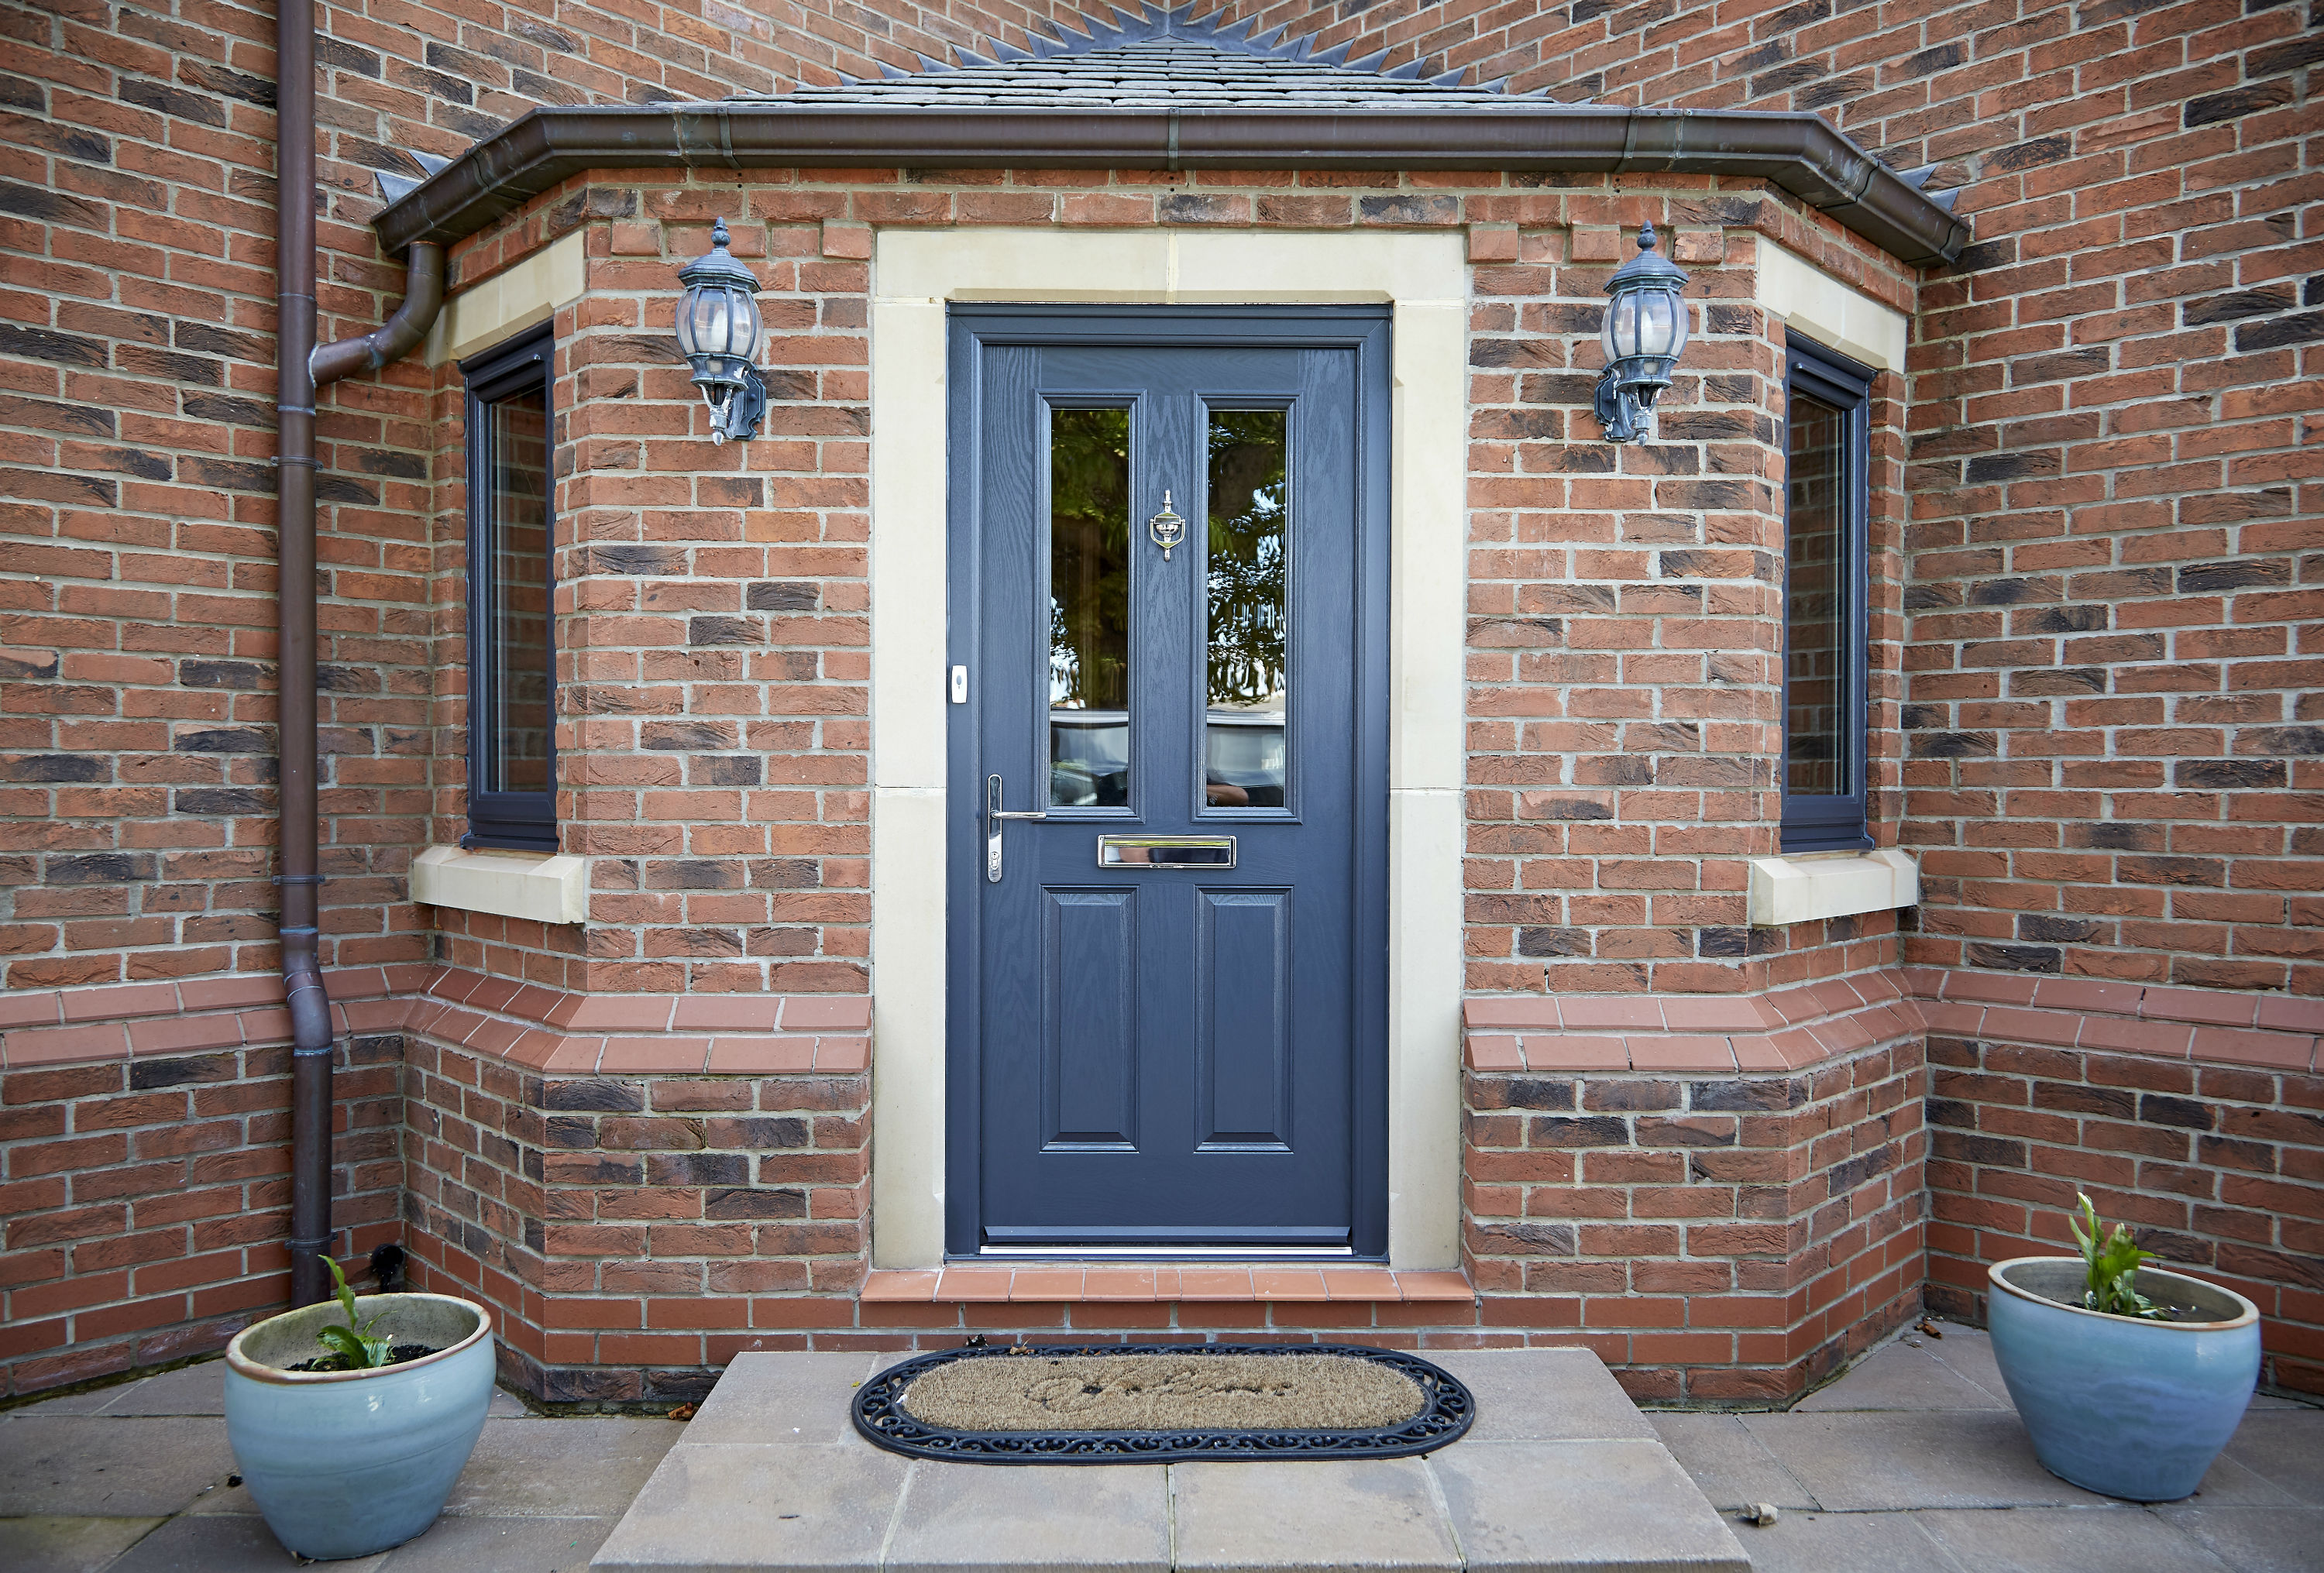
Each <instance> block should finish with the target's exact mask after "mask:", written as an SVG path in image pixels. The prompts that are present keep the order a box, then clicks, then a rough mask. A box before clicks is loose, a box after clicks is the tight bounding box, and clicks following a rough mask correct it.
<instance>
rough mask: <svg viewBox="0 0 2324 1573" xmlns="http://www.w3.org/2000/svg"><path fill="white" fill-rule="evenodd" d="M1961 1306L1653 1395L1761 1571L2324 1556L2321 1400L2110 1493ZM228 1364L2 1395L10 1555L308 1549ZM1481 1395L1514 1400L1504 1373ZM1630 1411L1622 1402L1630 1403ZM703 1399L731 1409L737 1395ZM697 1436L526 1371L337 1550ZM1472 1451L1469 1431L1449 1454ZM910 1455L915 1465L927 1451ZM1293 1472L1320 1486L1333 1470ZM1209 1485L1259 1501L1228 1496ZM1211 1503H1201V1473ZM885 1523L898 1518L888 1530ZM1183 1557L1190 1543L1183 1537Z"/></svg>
mask: <svg viewBox="0 0 2324 1573" xmlns="http://www.w3.org/2000/svg"><path fill="white" fill-rule="evenodd" d="M1939 1325H1940V1327H1941V1329H1942V1331H1943V1333H1944V1335H1945V1336H1944V1337H1943V1338H1941V1339H1935V1338H1928V1337H1926V1336H1925V1335H1923V1334H1921V1333H1918V1332H1913V1333H1909V1334H1907V1335H1905V1336H1904V1337H1903V1338H1897V1339H1895V1340H1892V1341H1891V1342H1889V1343H1888V1344H1886V1345H1884V1346H1883V1347H1882V1348H1879V1349H1877V1350H1876V1351H1874V1352H1873V1353H1872V1354H1871V1355H1870V1356H1869V1357H1867V1358H1866V1359H1865V1360H1864V1361H1863V1362H1861V1363H1860V1364H1859V1365H1858V1366H1857V1367H1856V1368H1855V1369H1854V1370H1853V1371H1851V1372H1850V1373H1849V1375H1847V1376H1845V1377H1843V1378H1842V1379H1841V1380H1840V1381H1839V1382H1838V1383H1835V1384H1832V1385H1831V1386H1830V1387H1827V1388H1825V1389H1824V1390H1823V1391H1822V1392H1821V1393H1819V1394H1815V1395H1814V1396H1813V1397H1812V1398H1809V1399H1807V1400H1805V1401H1804V1402H1803V1403H1801V1404H1800V1405H1799V1406H1798V1407H1796V1408H1795V1409H1794V1410H1793V1411H1791V1412H1789V1413H1784V1414H1755V1415H1729V1414H1700V1413H1695V1414H1679V1413H1655V1414H1650V1415H1648V1416H1646V1417H1645V1418H1646V1422H1647V1423H1648V1424H1649V1425H1650V1426H1651V1428H1652V1432H1653V1434H1654V1435H1655V1436H1658V1437H1659V1438H1660V1439H1661V1440H1662V1442H1663V1443H1664V1444H1665V1445H1666V1446H1667V1447H1668V1448H1669V1449H1670V1451H1671V1453H1672V1454H1673V1455H1674V1457H1675V1458H1676V1459H1677V1460H1678V1462H1679V1464H1680V1465H1681V1466H1683V1467H1684V1469H1685V1470H1686V1472H1687V1473H1688V1475H1690V1476H1692V1479H1693V1480H1694V1482H1695V1484H1696V1485H1697V1486H1700V1487H1701V1491H1702V1493H1703V1495H1706V1496H1707V1497H1708V1498H1709V1500H1710V1501H1711V1503H1712V1504H1716V1505H1717V1506H1718V1507H1719V1508H1720V1510H1721V1511H1722V1512H1724V1513H1727V1516H1728V1518H1729V1522H1734V1518H1735V1513H1734V1510H1736V1509H1738V1508H1740V1507H1741V1506H1743V1505H1745V1504H1750V1503H1757V1502H1767V1503H1773V1504H1775V1505H1776V1506H1777V1507H1779V1508H1780V1509H1781V1510H1782V1512H1781V1517H1780V1519H1779V1522H1776V1523H1775V1524H1774V1525H1773V1526H1771V1527H1768V1528H1764V1529H1762V1528H1757V1527H1752V1526H1748V1525H1743V1524H1739V1523H1738V1524H1737V1525H1736V1527H1735V1529H1734V1531H1733V1532H1734V1534H1735V1535H1736V1537H1737V1538H1738V1541H1739V1542H1740V1544H1741V1546H1742V1548H1743V1550H1745V1551H1746V1552H1748V1555H1749V1557H1750V1560H1751V1566H1752V1568H1754V1569H1755V1573H1862V1570H1867V1569H1874V1568H1877V1569H1880V1570H1881V1573H2000V1570H2012V1569H2014V1570H2018V1573H2050V1570H2053V1569H2054V1570H2057V1573H2069V1570H2071V1573H2087V1570H2093V1569H2104V1570H2105V1573H2146V1570H2148V1569H2153V1570H2154V1573H2165V1570H2167V1573H2220V1570H2223V1569H2225V1570H2230V1573H2295V1570H2296V1573H2316V1570H2317V1569H2318V1568H2319V1567H2324V1409H2319V1408H2315V1407H2310V1406H2307V1405H2303V1404H2299V1403H2292V1402H2289V1401H2287V1400H2284V1399H2281V1398H2268V1397H2262V1398H2260V1399H2258V1400H2256V1401H2255V1403H2254V1404H2253V1406H2252V1410H2251V1412H2250V1413H2249V1415H2247V1416H2246V1419H2245V1421H2244V1425H2243V1428H2242V1430H2240V1431H2238V1432H2237V1433H2236V1440H2235V1441H2234V1442H2233V1443H2232V1444H2231V1445H2230V1446H2229V1448H2228V1450H2227V1455H2226V1457H2224V1458H2221V1459H2220V1461H2219V1463H2218V1466H2217V1467H2214V1468H2213V1470H2212V1471H2211V1474H2210V1475H2209V1477H2207V1478H2206V1480H2205V1481H2204V1484H2203V1488H2202V1490H2201V1491H2200V1492H2199V1493H2198V1494H2197V1495H2195V1496H2193V1497H2191V1498H2190V1499H2189V1500H2188V1501H2186V1502H2184V1503H2176V1504H2168V1505H2165V1506H2161V1507H2152V1508H2149V1507H2138V1506H2134V1505H2131V1504H2123V1503H2116V1502H2110V1501H2108V1500H2107V1499H2105V1498H2102V1497H2096V1496H2092V1495H2089V1494H2088V1493H2085V1492H2081V1491H2078V1490H2076V1489H2075V1488H2074V1487H2072V1486H2067V1485H2065V1484H2064V1483H2063V1482H2061V1481H2059V1480H2057V1479H2055V1478H2053V1477H2052V1476H2050V1475H2048V1474H2047V1473H2045V1472H2044V1471H2043V1469H2042V1468H2041V1467H2040V1466H2039V1465H2038V1464H2036V1463H2035V1462H2034V1461H2033V1454H2032V1451H2031V1449H2029V1448H2028V1447H2027V1445H2026V1443H2025V1440H2024V1431H2023V1430H2021V1429H2020V1428H2019V1426H2018V1424H2017V1421H2016V1417H2015V1414H2014V1413H2013V1412H2011V1411H2010V1409H2009V1406H2008V1401H2007V1398H2006V1395H2005V1394H2003V1392H2002V1388H2001V1384H2000V1377H1999V1375H1998V1374H1997V1372H1996V1371H1995V1369H1994V1366H1993V1363H1992V1356H1991V1353H1990V1351H1989V1348H1988V1347H1987V1341H1986V1338H1985V1337H1984V1335H1983V1334H1981V1333H1978V1332H1976V1331H1974V1330H1972V1329H1967V1328H1960V1327H1955V1326H1952V1325H1950V1324H1939ZM865 1364H867V1366H868V1364H869V1362H868V1361H867V1362H865ZM221 1375H222V1367H221V1366H219V1365H217V1363H215V1362H212V1363H209V1364H206V1365H201V1366H189V1367H187V1368H186V1369H184V1370H180V1371H173V1372H169V1373H166V1374H164V1375H160V1376H154V1377H149V1378H146V1379H144V1380H142V1381H138V1382H134V1383H128V1384H123V1385H120V1386H116V1387H110V1388H105V1389H101V1390H98V1391H96V1392H92V1393H86V1394H74V1395H72V1396H69V1397H64V1398H57V1399H51V1400H47V1401H45V1402H43V1403H37V1404H33V1405H31V1406H28V1407H25V1408H21V1409H17V1410H14V1411H12V1412H8V1413H6V1414H5V1415H0V1568H6V1569H8V1570H9V1573H244V1570H248V1569H265V1568H289V1567H292V1566H295V1565H296V1564H295V1563H294V1561H293V1559H291V1557H290V1556H289V1555H288V1554H287V1553H286V1552H284V1551H283V1550H281V1548H280V1547H279V1546H278V1545H276V1544H275V1542H274V1541H273V1539H272V1536H270V1535H269V1534H268V1533H267V1532H266V1528H265V1526H264V1524H263V1523H262V1522H260V1521H259V1519H258V1518H257V1516H256V1514H255V1513H254V1509H253V1507H252V1504H251V1503H250V1500H249V1497H248V1495H247V1494H246V1493H245V1492H244V1491H242V1490H240V1489H239V1488H237V1487H234V1486H228V1485H227V1484H226V1480H227V1478H228V1476H230V1475H231V1474H232V1472H233V1467H234V1465H233V1459H232V1457H231V1455H230V1454H229V1452H228V1451H227V1449H226V1427H225V1422H224V1421H222V1420H221V1419H220V1418H218V1416H219V1409H220V1405H219V1402H218V1395H219V1391H220V1382H221ZM1479 1396H1480V1401H1481V1402H1482V1403H1485V1404H1487V1405H1490V1404H1491V1403H1493V1397H1494V1395H1493V1394H1492V1393H1491V1392H1490V1391H1489V1389H1487V1390H1482V1391H1480V1395H1479ZM1609 1416H1610V1418H1609V1420H1608V1421H1605V1422H1602V1423H1616V1424H1618V1423H1619V1422H1620V1417H1619V1416H1618V1414H1612V1413H1611V1412H1609ZM706 1418H709V1419H711V1420H713V1421H715V1420H716V1418H717V1417H716V1415H715V1411H714V1412H712V1413H711V1414H710V1415H709V1416H708V1417H706ZM1490 1434H1491V1433H1489V1432H1480V1438H1482V1437H1487V1436H1489V1435H1490ZM687 1435H688V1428H687V1426H685V1425H682V1424H679V1423H678V1422H675V1421H664V1420H629V1419H577V1420H551V1419H545V1418H540V1417H538V1416H534V1415H532V1414H530V1412H528V1411H527V1410H526V1409H525V1408H524V1406H523V1405H521V1403H517V1402H516V1401H515V1400H514V1399H512V1398H510V1397H508V1396H507V1395H505V1394H503V1395H501V1396H499V1397H497V1398H496V1399H495V1400H494V1403H493V1418H492V1420H491V1421H488V1422H487V1424H486V1426H485V1428H484V1440H483V1441H482V1442H481V1443H479V1444H478V1447H477V1449H476V1453H475V1458H473V1459H472V1460H471V1462H470V1464H469V1466H468V1469H467V1473H466V1475H465V1476H463V1477H462V1479H461V1482H460V1486H459V1488H458V1490H457V1492H456V1493H455V1495H454V1496H453V1499H452V1503H451V1504H450V1507H449V1509H448V1510H447V1514H446V1516H445V1517H444V1518H443V1519H442V1520H441V1521H440V1522H438V1524H437V1525H436V1527H435V1528H434V1529H432V1530H430V1531H429V1532H428V1533H427V1534H425V1535H423V1536H421V1537H420V1539H419V1540H416V1541H412V1542H411V1543H410V1544H409V1545H406V1546H402V1547H400V1548H398V1549H397V1550H394V1551H392V1552H387V1553H384V1554H383V1555H382V1556H378V1557H373V1558H366V1559H362V1560H360V1561H355V1562H348V1563H341V1564H337V1565H336V1566H338V1567H344V1568H349V1569H355V1570H359V1573H375V1570H386V1573H435V1570H439V1569H440V1570H443V1573H582V1570H583V1569H584V1568H587V1567H588V1566H589V1564H590V1561H591V1559H592V1558H593V1557H594V1556H595V1554H596V1552H597V1551H598V1550H599V1548H600V1547H601V1545H603V1544H604V1541H606V1539H607V1537H608V1536H609V1534H610V1533H611V1532H612V1531H613V1526H614V1524H615V1523H616V1522H618V1521H619V1520H620V1519H621V1517H622V1513H624V1512H625V1511H626V1510H627V1509H628V1508H629V1507H630V1505H631V1504H632V1502H633V1501H634V1500H635V1499H636V1498H637V1497H638V1496H639V1494H640V1492H641V1488H642V1487H643V1486H645V1484H646V1482H647V1480H648V1478H649V1476H652V1475H653V1474H654V1472H655V1470H656V1467H657V1466H659V1465H660V1464H661V1463H662V1462H663V1460H664V1457H665V1455H666V1454H668V1453H669V1450H670V1449H672V1447H673V1446H674V1445H675V1444H676V1443H677V1442H678V1440H679V1438H680V1437H681V1436H687ZM716 1436H717V1432H716V1431H715V1430H703V1431H699V1432H696V1433H693V1436H692V1437H691V1438H690V1440H692V1441H693V1442H694V1443H695V1444H696V1447H710V1446H717V1445H720V1444H717V1443H716V1442H715V1438H716ZM745 1445H755V1444H749V1443H746V1444H745ZM1462 1446H1464V1447H1465V1446H1468V1444H1465V1443H1464V1444H1462ZM694 1450H695V1449H694V1448H689V1449H688V1451H689V1453H691V1452H693V1451H694ZM877 1457H880V1458H887V1457H888V1456H887V1455H877ZM1451 1457H1452V1450H1449V1449H1448V1450H1447V1452H1446V1453H1444V1454H1442V1455H1440V1456H1439V1458H1440V1460H1445V1461H1449V1460H1450V1458H1451ZM893 1462H894V1464H895V1467H897V1469H898V1470H899V1471H900V1470H903V1469H906V1468H908V1467H911V1466H907V1465H906V1464H905V1463H904V1461H903V1460H900V1459H898V1460H894V1461H893ZM918 1467H922V1468H927V1469H931V1470H936V1471H939V1473H938V1474H936V1476H934V1478H933V1479H932V1482H931V1486H930V1489H931V1490H932V1491H934V1492H936V1493H945V1492H947V1491H953V1490H955V1489H956V1488H958V1487H959V1486H963V1485H964V1484H967V1483H969V1476H968V1475H967V1472H966V1471H967V1467H965V1466H961V1467H944V1466H918ZM1332 1467H1336V1466H1312V1465H1282V1466H1273V1467H1272V1468H1275V1469H1295V1470H1314V1469H1317V1468H1332ZM1200 1468H1206V1469H1210V1470H1213V1471H1218V1470H1225V1469H1232V1468H1237V1466H1216V1465H1213V1466H1201V1467H1200ZM1142 1472H1143V1471H1140V1470H1139V1469H1135V1468H1122V1469H1104V1470H1096V1471H1083V1472H1082V1473H1083V1474H1084V1475H1085V1476H1092V1475H1093V1476H1116V1477H1119V1476H1137V1475H1139V1474H1140V1473H1142ZM1155 1472H1157V1473H1158V1471H1155ZM1054 1473H1055V1472H1054V1471H1040V1472H1035V1471H1028V1470H1021V1469H982V1468H980V1469H977V1470H976V1471H975V1472H974V1476H973V1481H974V1483H975V1484H977V1486H978V1495H988V1494H989V1495H993V1496H995V1497H999V1498H1010V1497H1015V1496H1019V1495H1021V1493H1022V1486H1021V1484H1020V1486H1019V1487H1017V1488H1014V1489H1012V1488H1010V1486H1009V1485H1008V1482H1009V1480H1010V1479H1011V1478H1014V1479H1015V1480H1017V1481H1019V1482H1020V1483H1021V1482H1024V1481H1027V1480H1029V1479H1034V1478H1038V1477H1039V1476H1042V1475H1050V1474H1054ZM1296 1478H1299V1479H1305V1480H1306V1481H1308V1482H1309V1483H1310V1485H1311V1486H1314V1485H1320V1484H1321V1483H1322V1482H1321V1479H1320V1477H1319V1476H1314V1475H1305V1476H1296ZM1202 1489H1203V1491H1208V1489H1209V1488H1208V1487H1207V1486H1205V1487H1203V1488H1202ZM1212 1500H1213V1502H1216V1503H1220V1504H1223V1506H1224V1507H1225V1508H1226V1509H1227V1510H1228V1511H1240V1510H1238V1509H1237V1508H1236V1507H1235V1504H1233V1502H1232V1500H1231V1495H1226V1494H1214V1495H1213V1497H1212ZM1045 1505H1046V1504H1038V1503H1037V1502H1034V1501H1030V1500H1028V1501H1025V1502H1022V1503H1019V1504H1017V1505H1015V1506H1014V1507H1011V1506H1010V1505H1008V1504H1007V1503H1006V1502H1005V1501H996V1502H993V1503H991V1504H989V1505H988V1506H986V1507H984V1508H982V1511H985V1512H989V1513H992V1514H994V1515H995V1516H997V1517H1001V1518H1012V1517H1013V1518H1015V1519H1017V1520H1023V1519H1028V1518H1033V1517H1036V1516H1037V1508H1039V1507H1042V1506H1045ZM1193 1505H1194V1507H1196V1508H1197V1509H1198V1510H1199V1509H1200V1508H1201V1506H1202V1502H1201V1495H1200V1494H1199V1493H1198V1494H1197V1495H1196V1497H1195V1501H1194V1504H1193ZM1251 1505H1252V1506H1253V1507H1257V1506H1259V1504H1251ZM780 1511H785V1510H778V1515H779V1512H780ZM1270 1511H1271V1509H1270ZM779 1522H780V1521H779ZM794 1522H795V1521H794ZM886 1529H887V1524H886V1523H885V1522H883V1523H882V1525H881V1532H882V1535H883V1537H884V1534H885V1532H886ZM615 1549H616V1550H617V1551H618V1550H619V1548H618V1547H617V1548H615ZM890 1549H891V1550H892V1549H894V1548H892V1547H891V1548H890ZM1287 1549H1289V1550H1304V1551H1305V1552H1306V1553H1308V1555H1307V1556H1306V1557H1305V1560H1307V1561H1308V1562H1309V1563H1310V1564H1311V1565H1312V1563H1313V1561H1314V1558H1313V1555H1312V1552H1313V1550H1314V1547H1313V1546H1312V1544H1311V1545H1309V1546H1306V1547H1298V1546H1293V1547H1290V1548H1287ZM1134 1550H1135V1548H1133V1547H1129V1546H1124V1547H1122V1548H1120V1551H1119V1553H1118V1554H1117V1555H1115V1556H1114V1557H1112V1558H1111V1562H1112V1565H1116V1566H1125V1565H1130V1564H1132V1563H1133V1562H1134V1561H1135V1560H1136V1558H1135V1556H1134V1555H1131V1554H1130V1553H1131V1552H1133V1551H1134ZM1182 1550H1185V1551H1193V1550H1194V1546H1192V1545H1191V1544H1190V1545H1187V1546H1185V1547H1184V1548H1182ZM1297 1560H1298V1559H1288V1558H1287V1559H1282V1560H1281V1561H1280V1562H1279V1563H1278V1565H1281V1566H1293V1565H1297ZM897 1565H901V1563H900V1561H899V1562H898V1564H897ZM1057 1565H1064V1564H1057ZM1182 1565H1190V1564H1189V1563H1187V1562H1186V1561H1185V1560H1184V1559H1182ZM1408 1565H1409V1564H1408ZM1418 1565H1420V1566H1426V1565H1427V1559H1422V1560H1421V1561H1420V1562H1419V1563H1418ZM1437 1565H1439V1566H1446V1565H1452V1566H1457V1565H1458V1564H1457V1563H1447V1562H1445V1561H1443V1560H1442V1559H1440V1560H1438V1563H1437Z"/></svg>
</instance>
